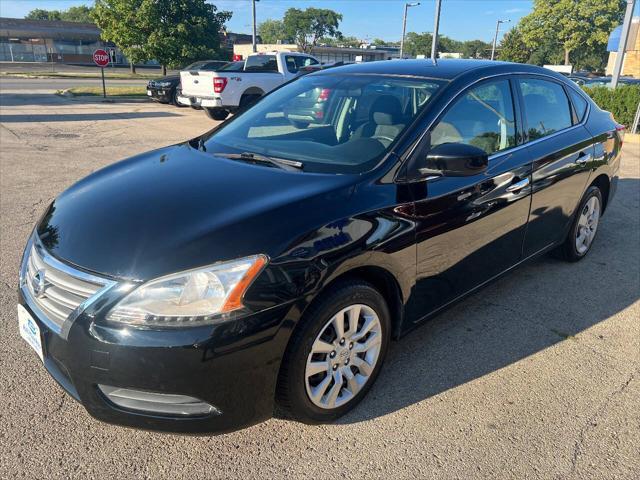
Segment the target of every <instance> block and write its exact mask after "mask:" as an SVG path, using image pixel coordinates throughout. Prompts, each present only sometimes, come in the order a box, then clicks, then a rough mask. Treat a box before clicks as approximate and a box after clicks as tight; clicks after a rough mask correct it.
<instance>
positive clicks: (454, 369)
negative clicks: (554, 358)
mask: <svg viewBox="0 0 640 480" xmlns="http://www.w3.org/2000/svg"><path fill="white" fill-rule="evenodd" d="M639 191H640V180H639V179H621V180H620V182H619V189H618V194H617V196H616V198H615V199H614V200H613V201H612V203H611V205H609V207H608V209H607V211H606V212H605V215H604V217H603V221H602V224H601V228H600V231H599V232H598V237H597V239H596V241H595V243H594V245H593V247H592V251H591V252H590V254H589V256H588V257H587V258H585V259H584V260H583V261H581V262H578V263H573V264H571V263H566V262H564V261H562V260H559V259H556V258H554V257H553V256H552V255H546V256H543V257H541V258H539V259H537V260H533V261H532V262H530V263H528V264H526V265H524V266H522V267H520V268H518V269H517V270H515V271H514V272H512V273H510V274H508V275H506V276H504V277H502V278H501V279H500V280H498V281H497V282H495V283H493V284H492V285H490V286H488V287H486V288H484V289H482V290H480V291H479V292H478V293H475V294H473V295H471V296H470V297H468V298H467V299H466V300H464V301H462V302H461V303H459V304H457V305H456V306H455V307H453V308H452V309H450V310H448V311H446V312H444V313H442V314H441V315H439V316H437V317H435V318H433V319H432V320H430V321H428V322H426V323H425V325H423V326H422V327H420V328H418V329H417V330H415V331H413V332H412V333H410V334H408V335H407V336H406V337H404V338H402V339H401V340H399V341H397V342H392V343H391V345H390V348H389V352H388V356H387V359H386V362H385V365H384V368H383V369H382V371H381V374H380V377H379V378H378V380H377V382H376V384H375V385H374V386H373V388H372V389H371V391H370V392H369V394H368V395H367V396H366V397H365V398H364V399H363V401H362V403H361V404H360V406H359V407H357V408H356V409H354V410H353V411H352V412H351V413H349V414H348V415H346V416H345V417H343V418H341V419H340V420H338V421H337V423H338V424H349V423H357V422H362V421H365V420H370V419H373V418H376V417H380V416H383V415H387V414H389V413H392V412H395V411H397V410H401V409H403V408H405V407H408V406H410V405H413V404H414V403H417V402H420V401H422V400H425V399H428V398H430V397H433V396H435V395H438V394H439V393H441V392H444V391H447V390H449V389H452V388H456V387H458V386H460V385H463V384H465V383H467V382H471V381H473V380H475V379H477V378H480V377H482V376H484V375H487V374H490V373H491V372H494V371H497V370H499V369H501V368H503V367H506V366H509V365H511V364H513V363H516V362H518V361H520V360H522V359H524V358H526V357H529V356H531V355H534V354H536V353H539V352H541V351H543V350H545V349H546V348H549V347H551V346H553V345H555V344H557V343H559V342H580V341H581V338H580V337H577V336H578V334H580V333H581V332H585V330H588V329H589V328H590V327H592V326H594V325H596V324H598V323H600V322H603V321H605V320H607V319H609V318H610V317H611V316H612V315H615V314H616V313H618V312H620V311H622V310H624V309H625V308H627V307H629V306H630V305H632V304H633V303H634V302H636V301H637V300H638V299H639V298H640V276H639V274H638V272H639V271H640V262H639V258H638V250H637V249H638V239H639V237H640V228H639V227H640V215H638V204H639V198H638V197H639V195H638V193H639ZM605 340H606V339H604V338H601V337H596V341H605ZM576 361H579V359H576Z"/></svg>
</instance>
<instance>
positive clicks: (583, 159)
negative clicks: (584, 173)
mask: <svg viewBox="0 0 640 480" xmlns="http://www.w3.org/2000/svg"><path fill="white" fill-rule="evenodd" d="M590 160H591V155H590V154H588V153H584V152H580V153H579V154H578V159H577V160H576V163H577V164H578V165H584V164H585V163H587V162H588V161H590Z"/></svg>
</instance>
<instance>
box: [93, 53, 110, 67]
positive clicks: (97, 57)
mask: <svg viewBox="0 0 640 480" xmlns="http://www.w3.org/2000/svg"><path fill="white" fill-rule="evenodd" d="M93 61H94V63H95V64H96V65H98V66H99V67H106V66H107V65H109V54H108V53H107V52H105V51H104V50H102V49H98V50H96V51H95V52H93Z"/></svg>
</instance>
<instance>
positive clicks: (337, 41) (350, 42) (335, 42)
mask: <svg viewBox="0 0 640 480" xmlns="http://www.w3.org/2000/svg"><path fill="white" fill-rule="evenodd" d="M318 43H319V44H321V45H329V46H332V47H350V48H359V47H360V45H362V40H360V39H359V38H357V37H343V36H341V37H336V38H330V37H323V38H321V39H320V40H319V41H318Z"/></svg>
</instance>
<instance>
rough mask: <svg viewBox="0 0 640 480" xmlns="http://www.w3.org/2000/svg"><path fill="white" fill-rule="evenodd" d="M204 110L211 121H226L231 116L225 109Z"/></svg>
mask: <svg viewBox="0 0 640 480" xmlns="http://www.w3.org/2000/svg"><path fill="white" fill-rule="evenodd" d="M203 109H204V113H206V114H207V117H209V118H210V119H211V120H217V121H220V120H224V119H225V118H227V117H228V116H229V112H228V111H226V110H225V109H223V108H208V107H203Z"/></svg>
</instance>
